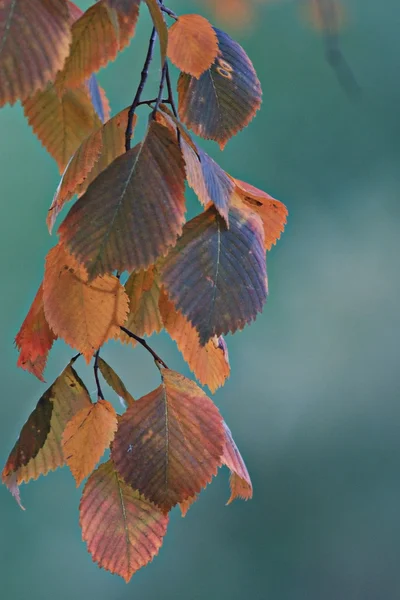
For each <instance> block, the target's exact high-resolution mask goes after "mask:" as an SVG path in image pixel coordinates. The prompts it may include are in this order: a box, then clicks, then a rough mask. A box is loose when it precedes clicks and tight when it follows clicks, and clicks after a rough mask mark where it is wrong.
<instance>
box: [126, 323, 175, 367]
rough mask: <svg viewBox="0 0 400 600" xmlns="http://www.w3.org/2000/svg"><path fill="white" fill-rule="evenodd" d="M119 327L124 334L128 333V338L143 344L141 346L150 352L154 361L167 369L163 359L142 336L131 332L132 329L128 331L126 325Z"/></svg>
mask: <svg viewBox="0 0 400 600" xmlns="http://www.w3.org/2000/svg"><path fill="white" fill-rule="evenodd" d="M120 329H121V331H123V332H124V333H126V335H128V336H129V337H130V338H132V339H133V340H136V341H137V342H139V344H141V345H142V346H143V348H146V350H147V352H150V354H151V355H152V357H153V358H154V360H155V362H156V363H159V364H160V365H162V366H163V367H165V368H166V369H168V367H167V365H166V363H165V362H164V361H163V359H162V358H160V357H159V356H158V354H157V353H156V352H154V350H153V348H150V346H149V345H148V343H147V342H146V340H144V339H143V338H141V337H139V336H138V335H136V333H132V331H129V329H127V328H126V327H122V326H120Z"/></svg>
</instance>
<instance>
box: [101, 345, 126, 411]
mask: <svg viewBox="0 0 400 600" xmlns="http://www.w3.org/2000/svg"><path fill="white" fill-rule="evenodd" d="M97 362H98V365H99V369H100V372H101V374H102V375H103V377H104V379H105V380H106V382H107V383H108V385H109V386H110V387H111V388H112V389H113V390H114V392H115V393H116V394H118V396H121V398H123V399H124V400H125V402H126V404H127V405H128V406H131V405H132V404H133V403H134V402H135V400H134V398H133V397H132V396H131V395H130V393H129V392H128V390H127V389H126V387H125V385H124V382H123V381H122V379H121V378H120V377H119V376H118V375H117V374H116V372H115V371H114V369H113V368H112V367H110V365H109V364H107V363H106V361H105V360H103V359H102V358H101V357H100V356H99V358H98V361H97Z"/></svg>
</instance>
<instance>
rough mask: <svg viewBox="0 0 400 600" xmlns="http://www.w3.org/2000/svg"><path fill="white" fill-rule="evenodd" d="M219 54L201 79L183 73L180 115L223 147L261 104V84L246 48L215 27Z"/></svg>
mask: <svg viewBox="0 0 400 600" xmlns="http://www.w3.org/2000/svg"><path fill="white" fill-rule="evenodd" d="M215 32H216V34H217V37H218V44H219V54H218V56H217V58H216V60H215V62H214V63H213V65H212V66H211V67H210V69H208V70H207V71H206V72H205V73H203V75H201V77H200V79H196V78H195V77H192V76H191V75H187V74H186V73H181V75H180V77H179V81H178V92H179V116H180V118H181V120H182V121H183V123H185V124H186V125H187V126H188V127H189V128H191V129H193V131H194V132H195V133H196V134H197V135H200V136H201V137H203V138H205V139H211V140H215V141H216V142H218V143H219V145H220V146H221V148H223V147H224V146H225V144H226V143H227V141H228V140H229V139H230V138H231V137H232V136H233V135H235V134H236V133H237V132H238V131H240V130H241V129H243V128H244V127H246V125H248V123H249V122H250V121H251V119H252V118H253V117H254V115H255V113H256V112H257V110H258V109H259V107H260V105H261V86H260V82H259V81H258V78H257V75H256V72H255V71H254V68H253V65H252V63H251V61H250V59H249V58H248V56H247V54H246V53H245V51H244V50H243V48H242V47H241V46H240V45H239V44H238V43H237V42H235V41H234V40H232V38H230V37H229V35H227V34H226V33H224V32H223V31H220V30H219V29H215Z"/></svg>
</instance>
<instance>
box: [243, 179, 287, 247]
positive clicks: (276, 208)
mask: <svg viewBox="0 0 400 600" xmlns="http://www.w3.org/2000/svg"><path fill="white" fill-rule="evenodd" d="M232 179H233V178H232ZM233 181H234V182H235V193H236V195H238V196H239V198H240V199H241V200H242V201H243V202H244V203H245V204H247V206H249V207H250V208H251V209H253V210H254V211H255V212H256V213H257V214H258V215H259V216H260V218H261V221H262V223H263V227H264V241H265V249H266V250H271V248H272V246H273V245H274V244H276V242H277V241H278V240H279V238H280V237H281V233H282V232H283V230H284V229H285V225H286V220H287V215H288V210H287V208H286V206H285V205H284V204H282V202H279V200H276V199H275V198H273V197H272V196H270V195H269V194H267V193H266V192H263V191H262V190H259V189H257V188H256V187H254V186H252V185H250V184H249V183H245V182H244V181H240V179H233Z"/></svg>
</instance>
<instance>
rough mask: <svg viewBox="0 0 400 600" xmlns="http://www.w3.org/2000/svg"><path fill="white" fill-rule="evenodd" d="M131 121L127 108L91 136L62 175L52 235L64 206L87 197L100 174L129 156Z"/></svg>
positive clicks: (53, 210) (53, 211)
mask: <svg viewBox="0 0 400 600" xmlns="http://www.w3.org/2000/svg"><path fill="white" fill-rule="evenodd" d="M127 118H128V109H127V108H126V109H124V110H122V111H121V112H120V113H118V114H117V115H115V117H113V118H112V119H110V120H109V121H107V123H105V124H104V125H102V126H101V127H100V128H99V129H97V130H96V131H94V132H93V133H91V134H90V135H89V136H88V137H87V138H86V139H85V140H84V141H83V142H82V144H81V145H80V146H79V148H78V149H77V151H76V152H75V154H74V155H73V157H72V158H71V160H70V161H69V163H68V165H67V167H66V169H65V171H64V173H63V175H62V178H61V181H60V183H59V185H58V188H57V190H56V193H55V194H54V198H53V202H52V203H51V206H50V208H49V212H48V215H47V220H46V223H47V227H48V229H49V231H50V233H51V231H52V229H53V227H54V223H55V222H56V219H57V217H58V215H59V214H60V212H61V210H62V208H63V207H64V204H65V203H66V202H68V201H69V200H71V198H72V197H73V196H74V194H76V193H79V194H83V193H84V192H85V191H86V189H87V187H88V186H89V184H90V183H91V182H92V181H93V180H94V179H96V177H97V176H98V175H99V173H101V172H102V171H104V169H106V168H107V167H108V165H109V164H110V163H111V162H112V161H113V160H114V159H115V158H117V156H121V154H123V153H124V152H125V128H126V123H127ZM135 125H136V115H134V118H133V128H134V127H135Z"/></svg>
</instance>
